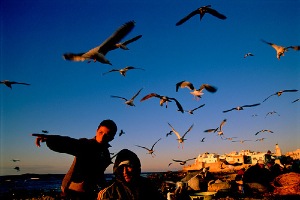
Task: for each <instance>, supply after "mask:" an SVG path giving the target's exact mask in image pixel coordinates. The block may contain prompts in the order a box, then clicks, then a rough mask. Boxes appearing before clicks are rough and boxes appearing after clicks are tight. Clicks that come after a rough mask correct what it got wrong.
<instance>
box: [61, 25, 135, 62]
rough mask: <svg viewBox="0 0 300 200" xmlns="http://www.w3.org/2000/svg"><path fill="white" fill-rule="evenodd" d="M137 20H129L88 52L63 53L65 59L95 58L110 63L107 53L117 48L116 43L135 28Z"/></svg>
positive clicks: (81, 59) (83, 59)
mask: <svg viewBox="0 0 300 200" xmlns="http://www.w3.org/2000/svg"><path fill="white" fill-rule="evenodd" d="M134 25H135V22H134V21H129V22H127V23H125V24H124V25H122V26H121V27H119V28H118V29H117V30H116V31H115V32H114V33H113V34H112V35H111V36H110V37H108V38H107V39H106V40H105V41H104V42H103V43H102V44H100V45H99V46H97V47H95V48H93V49H91V50H89V51H88V52H86V53H65V54H64V55H63V58H64V59H65V60H71V61H77V62H78V61H85V60H88V62H90V61H91V60H93V61H94V62H96V61H98V62H101V63H103V64H109V65H112V64H111V63H110V61H109V60H108V59H107V58H106V57H105V55H106V54H107V53H108V52H109V51H111V50H114V49H116V48H118V47H117V46H116V44H118V43H119V42H120V41H121V40H122V39H123V38H124V37H125V36H126V35H127V34H128V33H129V32H130V31H131V30H132V29H133V28H134Z"/></svg>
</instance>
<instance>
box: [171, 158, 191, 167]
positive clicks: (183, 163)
mask: <svg viewBox="0 0 300 200" xmlns="http://www.w3.org/2000/svg"><path fill="white" fill-rule="evenodd" d="M195 159H196V158H190V159H187V160H175V159H172V160H173V161H174V162H179V164H180V165H185V164H186V162H187V161H190V160H195Z"/></svg>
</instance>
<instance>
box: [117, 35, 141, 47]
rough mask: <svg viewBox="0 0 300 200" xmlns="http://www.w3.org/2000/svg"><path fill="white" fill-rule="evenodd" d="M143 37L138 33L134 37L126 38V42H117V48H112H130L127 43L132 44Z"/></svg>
mask: <svg viewBox="0 0 300 200" xmlns="http://www.w3.org/2000/svg"><path fill="white" fill-rule="evenodd" d="M141 37H142V35H138V36H135V37H134V38H131V39H129V40H126V41H125V42H120V43H117V44H115V48H112V50H114V49H116V48H120V49H123V50H129V49H128V47H127V44H130V43H132V42H135V41H137V40H138V39H140V38H141Z"/></svg>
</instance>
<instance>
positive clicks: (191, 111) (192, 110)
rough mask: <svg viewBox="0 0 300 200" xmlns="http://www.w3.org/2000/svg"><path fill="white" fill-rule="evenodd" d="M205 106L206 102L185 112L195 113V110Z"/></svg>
mask: <svg viewBox="0 0 300 200" xmlns="http://www.w3.org/2000/svg"><path fill="white" fill-rule="evenodd" d="M203 106H205V104H202V105H200V106H198V107H196V108H194V109H191V110H185V111H184V112H188V113H189V114H191V115H192V114H194V111H195V110H198V109H199V108H202V107H203Z"/></svg>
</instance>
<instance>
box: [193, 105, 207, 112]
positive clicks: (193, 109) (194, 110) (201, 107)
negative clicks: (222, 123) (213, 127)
mask: <svg viewBox="0 0 300 200" xmlns="http://www.w3.org/2000/svg"><path fill="white" fill-rule="evenodd" d="M203 106H205V104H202V105H200V106H198V107H197V108H194V109H193V110H192V111H195V110H197V109H199V108H202V107H203Z"/></svg>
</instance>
